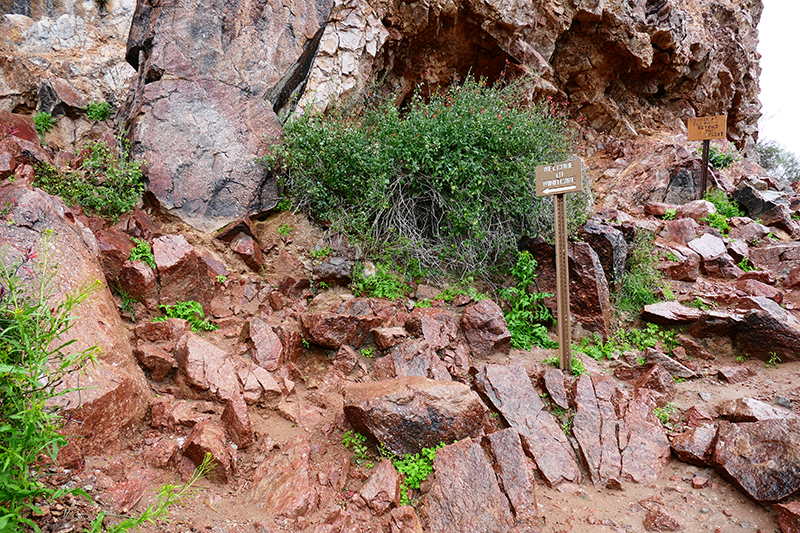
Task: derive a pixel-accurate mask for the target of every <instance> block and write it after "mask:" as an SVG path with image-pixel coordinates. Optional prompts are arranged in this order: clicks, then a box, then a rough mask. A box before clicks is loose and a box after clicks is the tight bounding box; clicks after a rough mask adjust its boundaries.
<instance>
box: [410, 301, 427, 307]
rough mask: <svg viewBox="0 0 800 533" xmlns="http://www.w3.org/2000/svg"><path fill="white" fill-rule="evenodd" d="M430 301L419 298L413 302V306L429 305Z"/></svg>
mask: <svg viewBox="0 0 800 533" xmlns="http://www.w3.org/2000/svg"><path fill="white" fill-rule="evenodd" d="M430 306H431V301H430V300H421V301H419V302H417V303H416V304H414V307H430Z"/></svg>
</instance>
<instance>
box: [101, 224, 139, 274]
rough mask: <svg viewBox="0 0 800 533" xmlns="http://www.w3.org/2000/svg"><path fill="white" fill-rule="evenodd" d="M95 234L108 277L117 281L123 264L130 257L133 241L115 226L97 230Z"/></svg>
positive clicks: (104, 270)
mask: <svg viewBox="0 0 800 533" xmlns="http://www.w3.org/2000/svg"><path fill="white" fill-rule="evenodd" d="M94 236H95V239H96V240H97V249H98V250H99V252H100V261H101V263H102V265H103V272H104V273H105V275H106V279H107V280H109V281H112V282H113V281H116V279H117V278H118V277H119V273H120V271H121V270H122V265H123V264H124V263H125V261H127V260H128V259H130V256H131V250H132V249H133V242H131V238H130V237H128V236H127V235H125V234H124V233H122V232H121V231H117V230H115V229H113V228H110V229H105V230H100V231H96V232H95V234H94Z"/></svg>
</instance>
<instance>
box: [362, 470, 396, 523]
mask: <svg viewBox="0 0 800 533" xmlns="http://www.w3.org/2000/svg"><path fill="white" fill-rule="evenodd" d="M358 493H359V494H360V495H361V497H362V498H364V501H365V502H367V506H369V508H370V509H371V510H372V512H373V514H375V515H376V516H379V515H382V514H383V513H385V512H386V511H387V510H388V509H390V508H392V507H398V506H399V505H400V474H399V473H398V472H397V470H396V469H395V468H394V465H392V462H391V461H390V460H388V459H384V460H383V461H381V462H380V463H378V466H377V467H375V469H374V470H373V471H372V475H371V476H370V477H369V479H367V482H366V483H364V485H363V486H362V487H361V489H360V490H359V491H358Z"/></svg>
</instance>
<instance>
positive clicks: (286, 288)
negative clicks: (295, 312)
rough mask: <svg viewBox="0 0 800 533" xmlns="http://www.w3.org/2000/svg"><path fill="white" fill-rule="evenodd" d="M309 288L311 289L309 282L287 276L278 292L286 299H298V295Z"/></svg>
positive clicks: (304, 279)
mask: <svg viewBox="0 0 800 533" xmlns="http://www.w3.org/2000/svg"><path fill="white" fill-rule="evenodd" d="M309 287H311V280H309V279H306V278H293V277H291V276H287V277H286V278H285V279H284V280H283V282H282V283H281V286H280V288H279V289H278V290H279V291H280V292H281V294H283V295H284V296H286V297H288V298H298V297H299V296H300V294H301V293H302V292H303V291H304V290H305V289H308V288H309Z"/></svg>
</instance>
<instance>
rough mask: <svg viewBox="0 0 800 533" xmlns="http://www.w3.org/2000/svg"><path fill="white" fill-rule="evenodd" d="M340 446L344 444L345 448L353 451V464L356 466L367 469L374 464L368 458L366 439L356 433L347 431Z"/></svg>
mask: <svg viewBox="0 0 800 533" xmlns="http://www.w3.org/2000/svg"><path fill="white" fill-rule="evenodd" d="M342 444H344V447H345V448H347V449H349V450H353V463H355V464H356V465H358V466H361V465H364V466H366V467H367V468H372V467H373V466H374V463H373V462H372V461H371V460H370V458H369V446H367V437H365V436H364V435H362V434H361V433H358V432H357V431H347V432H345V434H344V437H342Z"/></svg>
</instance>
